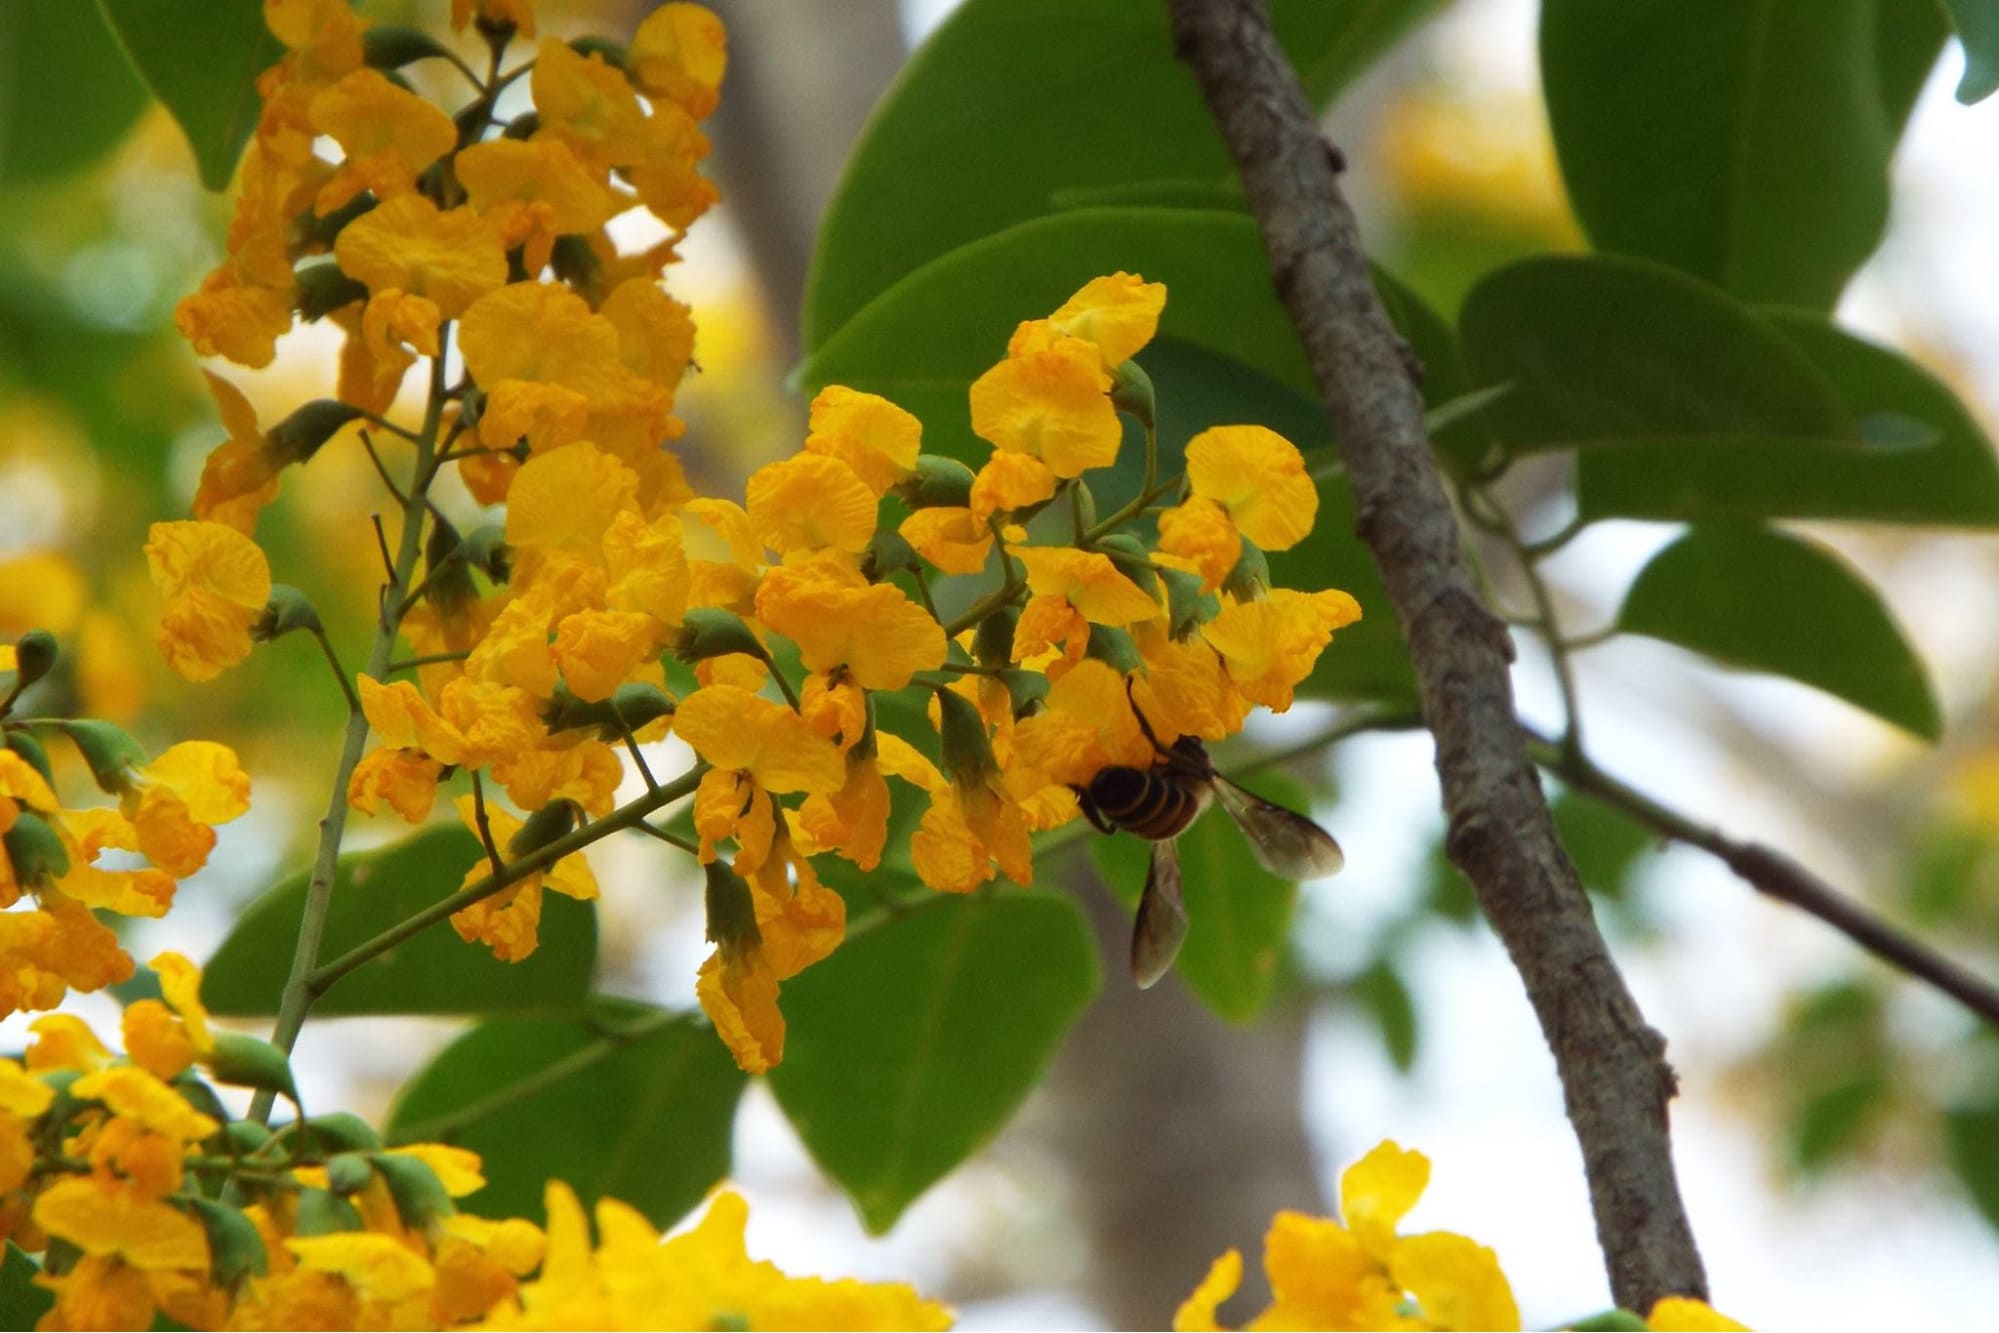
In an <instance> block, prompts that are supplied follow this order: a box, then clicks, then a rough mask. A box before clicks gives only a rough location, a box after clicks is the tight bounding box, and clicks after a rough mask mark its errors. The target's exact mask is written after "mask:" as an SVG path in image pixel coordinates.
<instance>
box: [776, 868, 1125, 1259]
mask: <svg viewBox="0 0 1999 1333" xmlns="http://www.w3.org/2000/svg"><path fill="white" fill-rule="evenodd" d="M1100 982H1101V977H1100V975H1099V971H1098V967H1097V952H1096V943H1095V941H1094V940H1093V939H1092V938H1091V936H1090V930H1089V927H1088V925H1087V924H1086V923H1085V922H1084V920H1083V917H1082V913H1081V912H1079V911H1078V910H1077V909H1076V906H1075V904H1073V903H1071V902H1070V901H1069V900H1068V899H1067V898H1063V897H1060V896H1057V895H1055V894H1050V893H1038V892H1025V893H1011V892H1001V893H998V894H995V895H992V896H989V897H988V896H974V897H969V898H956V897H948V896H943V895H939V896H938V897H936V898H933V899H929V900H926V901H925V902H924V903H923V904H922V905H921V906H920V907H917V908H915V909H913V910H911V911H908V912H906V913H905V914H903V915H901V916H898V917H891V918H889V919H887V921H886V922H885V924H883V925H881V926H879V927H877V928H875V929H873V930H868V931H860V930H856V931H855V932H854V933H853V934H852V935H851V936H850V937H849V938H848V940H847V942H846V943H845V944H843V945H841V946H840V948H839V950H838V951H837V952H836V953H834V954H833V956H832V957H830V958H828V959H826V960H825V961H824V962H822V963H819V964H817V965H815V966H813V967H811V968H809V969H807V970H806V971H805V972H802V973H800V974H799V975H798V976H797V977H795V978H793V979H792V980H790V981H787V982H786V983H785V986H784V1011H785V1015H786V1017H787V1019H788V1020H789V1024H790V1030H789V1034H788V1036H787V1037H786V1040H785V1050H784V1063H782V1064H780V1065H778V1066H777V1068H775V1069H773V1070H772V1071H771V1073H770V1076H769V1077H770V1087H771V1091H772V1092H774V1093H776V1094H777V1100H778V1104H779V1105H780V1106H782V1107H783V1108H784V1113H785V1115H786V1116H788V1117H789V1118H790V1120H791V1123H792V1126H793V1127H794V1128H795V1129H797V1131H798V1134H799V1137H800V1138H802V1139H803V1140H804V1141H805V1146H806V1148H807V1149H808V1150H810V1152H811V1154H812V1156H813V1158H814V1160H816V1161H817V1162H818V1163H819V1165H820V1167H821V1169H823V1170H824V1171H825V1172H826V1174H827V1175H829V1176H831V1177H832V1178H833V1179H834V1180H836V1181H837V1182H839V1184H840V1187H841V1188H842V1189H843V1190H845V1191H846V1193H847V1196H848V1197H849V1198H850V1199H852V1200H853V1201H854V1206H855V1208H856V1209H858V1210H859V1212H860V1215H861V1220H862V1221H863V1222H864V1223H865V1224H866V1226H867V1228H868V1230H869V1231H870V1232H873V1233H875V1234H877V1235H879V1234H881V1233H882V1232H885V1231H887V1230H888V1229H889V1228H890V1227H891V1226H893V1225H895V1220H896V1219H897V1218H898V1217H900V1216H901V1215H902V1212H903V1210H904V1209H905V1208H907V1207H908V1206H909V1205H910V1204H911V1203H912V1202H914V1201H915V1199H916V1198H917V1196H918V1195H920V1194H922V1193H923V1191H925V1190H926V1189H928V1188H929V1187H930V1186H931V1185H933V1184H935V1183H936V1182H937V1181H938V1180H939V1179H941V1178H942V1177H943V1176H944V1175H945V1174H946V1173H948V1172H949V1171H951V1170H952V1169H953V1168H955V1167H956V1166H957V1165H958V1164H959V1163H960V1162H963V1161H964V1160H965V1159H966V1158H967V1157H969V1156H971V1155H972V1154H973V1153H974V1152H976V1151H978V1150H979V1149H980V1148H981V1147H983V1146H984V1145H985V1144H986V1142H987V1141H988V1140H990V1139H991V1138H992V1137H993V1136H994V1135H995V1134H997V1133H998V1132H999V1130H1000V1127H1001V1126H1002V1125H1004V1124H1005V1123H1006V1121H1007V1119H1008V1118H1009V1117H1010V1116H1012V1114H1013V1113H1014V1111H1015V1110H1016V1109H1018V1108H1019V1106H1020V1104H1021V1102H1022V1101H1023V1100H1025V1099H1026V1097H1027V1094H1028V1093H1029V1092H1030V1091H1032V1090H1033V1088H1034V1085H1035V1083H1036V1082H1037V1081H1038V1080H1039V1079H1040V1077H1041V1074H1042V1071H1043V1070H1044V1069H1045V1068H1046V1067H1047V1064H1048V1061H1049V1059H1050V1058H1051V1057H1052V1056H1053V1055H1054V1053H1055V1048H1056V1046H1057V1044H1058V1043H1059V1042H1060V1041H1061V1039H1062V1035H1063V1034H1064V1033H1065V1032H1067V1031H1068V1029H1069V1026H1070V1024H1072V1023H1074V1022H1075V1020H1076V1018H1077V1016H1078V1015H1079V1014H1081V1013H1082V1011H1083V1007H1084V1006H1085V1005H1086V1004H1088V1003H1089V1000H1090V997H1091V996H1092V995H1094V994H1096V991H1097V987H1098V985H1099V984H1100Z"/></svg>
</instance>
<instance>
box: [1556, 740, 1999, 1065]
mask: <svg viewBox="0 0 1999 1333" xmlns="http://www.w3.org/2000/svg"><path fill="white" fill-rule="evenodd" d="M1527 735H1528V737H1529V738H1530V739H1529V741H1528V752H1529V753H1530V754H1531V755H1532V756H1533V758H1534V760H1535V762H1536V763H1538V764H1540V765H1541V767H1543V768H1545V769H1547V770H1548V771H1549V772H1550V773H1553V774H1554V775H1556V776H1557V777H1559V778H1561V779H1562V781H1564V782H1566V783H1568V784H1569V785H1570V786H1571V787H1574V788H1575V789H1576V790H1577V791H1581V792H1587V793H1588V794H1590V795H1591V796H1594V797H1596V798H1597V799H1598V800H1600V801H1602V802H1604V803H1605V804H1607V805H1610V806H1613V807H1615V808H1616V809H1619V810H1622V811H1623V812H1624V813H1625V814H1627V815H1630V816H1631V817H1632V818H1634V819H1636V820H1638V822H1640V823H1642V824H1644V825H1646V826H1647V827H1649V828H1651V829H1652V830H1654V831H1655V832H1657V833H1659V834H1661V835H1663V836H1664V837H1668V838H1671V839H1672V840H1673V841H1675V842H1683V843H1685V844H1687V845H1688V846H1689V847H1698V848H1700V849H1701V850H1702V851H1704V852H1707V853H1709V854H1710V855H1712V856H1714V857H1716V858H1717V859H1719V860H1720V861H1721V862H1722V863H1723V864H1724V865H1726V866H1727V867H1728V868H1729V869H1730V870H1732V871H1734V872H1735V873H1736V875H1737V876H1738V877H1740V878H1741V879H1742V881H1743V882H1744V883H1746V884H1748V885H1749V887H1750V888H1752V889H1755V890H1756V891H1757V892H1758V893H1761V894H1763V895H1765V896H1766V897H1770V898H1774V899H1776V900H1777V901H1778V902H1783V903H1789V904H1790V905H1791V906H1793V907H1796V908H1798V909H1799V910H1800V911H1803V912H1805V913H1807V914H1809V915H1811V916H1815V917H1817V918H1818V919H1819V920H1821V921H1823V922H1825V923H1826V924H1827V925H1829V926H1831V927H1832V928H1833V929H1834V930H1837V931H1838V932H1840V934H1842V935H1844V936H1846V937H1847V938H1848V939H1850V940H1852V941H1853V942H1854V943H1855V944H1858V945H1859V946H1860V947H1861V948H1863V949H1865V950H1866V951H1867V952H1869V953H1871V954H1873V955H1874V956H1875V957H1876V958H1879V959H1880V960H1881V961H1882V962H1884V963H1887V964H1888V965H1889V966H1890V967H1895V968H1899V969H1900V970H1901V971H1903V972H1906V973H1907V974H1908V975H1910V976H1912V977H1914V978H1916V979H1917V980H1918V981H1925V982H1928V983H1929V984H1930V985H1932V986H1934V987H1936V988H1937V989H1938V990H1940V991H1942V992H1943V993H1944V994H1946V995H1948V996H1950V997H1951V998H1953V999H1955V1000H1957V1001H1958V1002H1959V1003H1960V1004H1962V1005H1964V1007H1965V1008H1967V1009H1969V1010H1971V1011H1972V1012H1973V1013H1974V1014H1977V1015H1978V1016H1979V1017H1980V1018H1982V1019H1984V1020H1985V1021H1986V1022H1987V1023H1990V1024H1992V1025H1993V1026H1994V1027H1999V986H1994V985H1993V984H1992V983H1990V982H1988V981H1986V980H1984V979H1983V978H1981V977H1979V976H1977V975H1975V974H1974V973H1972V972H1971V971H1970V970H1969V969H1967V968H1965V967H1963V966H1961V965H1960V964H1958V963H1955V962H1953V961H1951V960H1950V959H1948V958H1946V957H1944V956H1943V955H1942V954H1940V953H1938V952H1937V951H1936V950H1934V949H1932V948H1930V946H1928V945H1927V944H1924V943H1923V942H1922V941H1921V940H1918V939H1916V938H1915V937H1914V936H1912V935H1909V934H1907V933H1905V932H1904V931H1902V930H1901V929H1899V928H1898V927H1896V926H1894V925H1892V924H1890V923H1889V922H1887V921H1884V920H1882V919H1881V918H1880V917H1879V916H1877V915H1875V914H1874V913H1873V912H1871V911H1869V910H1868V909H1867V908H1866V907H1864V906H1862V905H1861V904H1860V903H1858V902H1856V901H1854V900H1853V899H1852V898H1849V897H1847V896H1846V895H1845V894H1842V893H1841V892H1839V891H1838V890H1837V889H1835V888H1833V887H1832V886H1831V885H1829V884H1827V883H1826V882H1825V881H1824V880H1822V879H1820V878H1819V877H1818V876H1817V875H1814V874H1813V873H1812V872H1811V871H1809V870H1807V869H1805V868H1804V867H1803V866H1801V865H1799V864H1798V863H1797V862H1796V861H1793V860H1792V859H1791V858H1790V857H1788V856H1786V855H1784V854H1783V853H1782V852H1779V851H1776V850H1774V849H1772V848H1769V847H1765V846H1763V845H1762V844H1761V843H1755V842H1742V841H1739V840H1737V839H1735V838H1732V837H1730V836H1728V835H1727V834H1725V833H1723V832H1722V831H1721V830H1719V829H1717V828H1713V827H1711V826H1709V825H1705V824H1701V823H1698V822H1696V821H1695V820H1693V819H1691V818H1689V817H1688V816H1686V815H1683V814H1681V813H1680V812H1679V811H1677V810H1673V809H1671V808H1669V807H1667V806H1665V805H1662V804H1660V803H1659V802H1658V801H1655V800H1653V799H1652V798H1651V797H1649V796H1647V795H1645V794H1644V793H1643V792H1641V791H1639V790H1638V789H1637V788H1635V787H1632V786H1630V785H1629V784H1627V783H1624V782H1621V781H1619V780H1618V779H1616V778H1614V777H1612V776H1610V775H1609V774H1608V773H1606V772H1604V771H1603V770H1602V769H1600V768H1598V767H1597V766H1596V765H1595V764H1594V763H1591V762H1590V761H1589V760H1588V759H1582V760H1575V759H1573V758H1571V757H1569V756H1567V755H1565V754H1563V753H1562V751H1561V750H1560V749H1559V748H1558V747H1556V746H1555V745H1553V744H1551V743H1550V742H1549V741H1548V740H1547V738H1545V737H1543V736H1540V735H1537V734H1536V733H1535V732H1533V731H1532V730H1528V731H1527Z"/></svg>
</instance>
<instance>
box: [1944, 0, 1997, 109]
mask: <svg viewBox="0 0 1999 1333" xmlns="http://www.w3.org/2000/svg"><path fill="white" fill-rule="evenodd" d="M1944 3H1945V4H1946V5H1948V6H1949V8H1950V19H1951V22H1952V23H1953V24H1955V25H1956V27H1957V36H1958V40H1960V41H1962V42H1963V43H1964V77H1963V78H1961V79H1959V80H1958V84H1957V100H1958V101H1960V102H1963V103H1966V104H1967V105H1969V104H1970V103H1972V102H1981V101H1984V100H1985V99H1986V98H1988V97H1990V96H1991V95H1992V94H1993V92H1994V91H1995V90H1999V3H1994V0H1944Z"/></svg>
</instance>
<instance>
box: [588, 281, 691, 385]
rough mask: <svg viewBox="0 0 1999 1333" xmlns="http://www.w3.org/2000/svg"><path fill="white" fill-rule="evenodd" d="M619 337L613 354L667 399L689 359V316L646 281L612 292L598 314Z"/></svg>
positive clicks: (682, 374) (650, 282)
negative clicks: (615, 353)
mask: <svg viewBox="0 0 1999 1333" xmlns="http://www.w3.org/2000/svg"><path fill="white" fill-rule="evenodd" d="M598 313H599V314H601V315H603V316H604V318H605V319H608V320H610V321H611V327H612V328H614V329H616V330H617V331H618V353H619V355H620V356H621V357H622V358H623V360H624V363H625V365H626V366H627V367H629V368H630V369H631V370H632V371H633V372H634V373H636V374H639V375H643V376H644V377H645V378H646V379H648V380H651V381H652V382H653V383H654V384H657V385H658V386H659V387H660V388H662V389H665V390H667V391H668V393H669V394H670V393H671V392H672V390H673V387H674V386H675V385H677V384H679V383H680V380H681V377H682V376H684V375H685V374H686V373H687V367H688V364H689V363H690V362H691V361H692V360H693V359H694V312H693V311H692V310H690V309H689V308H688V307H687V306H685V305H683V304H681V303H680V302H679V301H676V300H674V299H673V298H672V297H671V296H668V295H667V294H666V291H665V290H664V289H663V288H662V287H661V286H660V285H659V284H658V283H657V282H655V281H653V279H651V278H630V279H627V280H626V281H624V282H621V283H619V284H618V285H617V286H616V287H614V288H612V289H611V294H610V295H609V296H607V297H605V298H604V304H603V306H602V307H601V308H600V309H599V311H598Z"/></svg>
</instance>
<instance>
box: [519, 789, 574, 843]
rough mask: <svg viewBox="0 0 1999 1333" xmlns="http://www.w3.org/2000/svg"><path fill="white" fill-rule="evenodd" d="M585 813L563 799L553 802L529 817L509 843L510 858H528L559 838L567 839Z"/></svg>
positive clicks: (569, 801)
mask: <svg viewBox="0 0 1999 1333" xmlns="http://www.w3.org/2000/svg"><path fill="white" fill-rule="evenodd" d="M582 813H583V807H582V806H580V805H578V804H576V802H574V801H572V800H569V799H568V798H566V797H565V798H563V799H562V800H559V801H551V802H550V803H549V804H547V805H544V806H543V807H542V808H541V809H539V810H537V811H535V812H534V813H533V814H531V815H529V816H528V817H527V822H525V823H524V824H522V825H521V829H520V832H518V833H516V834H514V836H513V838H512V839H511V840H509V841H508V843H507V855H508V856H526V855H527V854H528V853H530V852H537V851H540V850H541V849H542V848H544V847H546V846H548V844H550V843H551V842H554V841H555V840H556V839H557V838H561V837H565V836H567V835H568V833H569V831H570V830H571V829H573V828H575V827H576V820H577V817H578V816H579V815H581V814H582Z"/></svg>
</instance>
